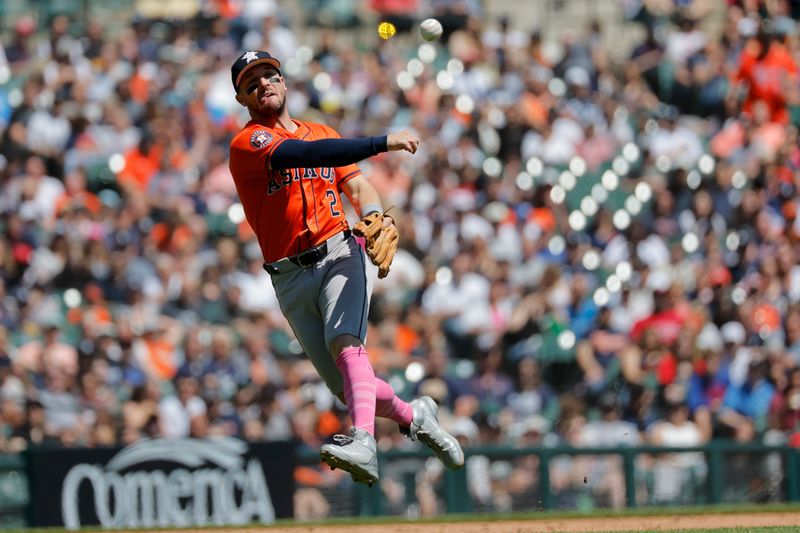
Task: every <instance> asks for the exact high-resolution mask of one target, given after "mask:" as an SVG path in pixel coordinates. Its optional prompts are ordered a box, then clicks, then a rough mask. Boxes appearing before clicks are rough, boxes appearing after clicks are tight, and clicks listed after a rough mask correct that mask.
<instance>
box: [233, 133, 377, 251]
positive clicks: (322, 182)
mask: <svg viewBox="0 0 800 533" xmlns="http://www.w3.org/2000/svg"><path fill="white" fill-rule="evenodd" d="M293 121H294V123H295V124H297V126H298V128H297V130H295V131H294V133H290V132H288V131H286V130H285V129H283V128H278V127H276V128H268V127H266V126H263V125H261V124H257V123H255V122H253V121H250V122H248V123H247V125H245V127H244V128H242V131H240V132H239V133H238V134H237V135H236V136H235V137H234V138H233V140H232V141H231V156H230V169H231V174H233V181H234V183H235V184H236V191H237V192H238V193H239V198H240V199H241V202H242V206H244V212H245V216H246V217H247V221H248V222H249V223H250V226H251V227H252V228H253V231H255V233H256V236H257V237H258V242H259V244H260V245H261V252H262V253H263V255H264V260H265V261H266V262H267V263H273V262H275V261H277V260H279V259H282V258H284V257H289V256H292V255H296V254H298V253H300V252H302V251H304V250H306V249H308V248H310V247H312V246H314V245H317V244H320V243H321V242H323V241H325V240H326V239H328V238H330V237H332V236H333V235H335V234H336V233H338V232H340V231H342V230H345V229H347V227H348V226H347V220H346V219H345V215H344V209H343V207H342V201H341V196H340V192H341V186H342V184H344V183H346V182H347V181H349V180H351V179H353V178H354V177H356V176H358V175H360V174H361V170H360V169H359V168H358V165H355V164H353V165H347V166H344V167H337V168H333V167H328V168H291V169H285V170H267V164H268V163H269V161H270V158H271V157H272V154H273V153H274V152H275V149H276V148H277V147H278V146H279V145H280V144H281V143H282V142H283V141H284V140H285V139H299V140H304V141H314V140H318V139H331V138H339V134H338V133H336V131H334V130H333V129H332V128H330V127H328V126H325V125H323V124H315V123H313V122H303V121H300V120H293Z"/></svg>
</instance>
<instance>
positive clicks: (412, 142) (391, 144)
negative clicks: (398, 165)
mask: <svg viewBox="0 0 800 533" xmlns="http://www.w3.org/2000/svg"><path fill="white" fill-rule="evenodd" d="M418 145H419V138H418V137H416V136H415V135H412V134H411V132H408V131H401V132H398V133H390V134H389V135H387V136H386V148H387V149H388V151H389V152H394V151H397V150H405V151H406V152H410V153H412V154H413V153H416V151H417V146H418Z"/></svg>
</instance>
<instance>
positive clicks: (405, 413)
mask: <svg viewBox="0 0 800 533" xmlns="http://www.w3.org/2000/svg"><path fill="white" fill-rule="evenodd" d="M375 414H376V415H378V416H380V417H381V418H388V419H389V420H394V421H395V422H397V423H398V424H400V425H401V426H406V427H408V426H410V425H411V417H412V416H413V414H414V411H413V410H412V409H411V406H410V405H409V404H407V403H406V402H404V401H403V400H401V399H400V398H398V397H397V396H395V394H394V389H392V386H391V385H389V384H388V383H386V382H385V381H383V380H382V379H381V378H375Z"/></svg>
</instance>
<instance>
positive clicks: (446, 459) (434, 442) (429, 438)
mask: <svg viewBox="0 0 800 533" xmlns="http://www.w3.org/2000/svg"><path fill="white" fill-rule="evenodd" d="M411 409H412V410H413V413H414V414H413V418H412V421H411V426H410V427H409V428H408V430H407V431H403V433H406V434H407V435H408V436H409V437H411V440H417V439H419V440H421V441H422V442H424V443H425V444H426V445H427V446H428V448H430V449H431V450H433V453H435V454H436V457H438V458H439V460H440V461H441V462H442V463H444V465H445V466H446V467H447V468H449V469H450V470H457V469H459V468H461V467H462V466H464V452H463V451H462V450H461V445H460V444H459V443H458V440H456V438H455V437H453V436H452V435H451V434H449V433H448V432H446V431H445V430H443V429H442V426H440V425H439V417H438V413H439V406H438V405H436V402H435V401H433V398H431V397H430V396H421V397H419V398H417V399H416V400H412V401H411ZM402 429H404V428H401V430H402Z"/></svg>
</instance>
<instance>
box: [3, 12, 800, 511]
mask: <svg viewBox="0 0 800 533" xmlns="http://www.w3.org/2000/svg"><path fill="white" fill-rule="evenodd" d="M427 17H436V18H438V19H439V20H440V21H441V22H442V24H443V26H444V29H445V33H444V35H443V37H442V38H441V39H440V40H439V41H436V42H432V43H428V42H425V41H423V40H422V39H421V38H420V36H419V34H418V32H417V25H418V23H419V21H420V20H422V19H423V18H427ZM799 17H800V2H796V1H790V0H727V1H723V0H531V1H529V2H518V1H512V0H509V1H500V0H497V1H492V0H484V1H480V0H396V1H389V0H301V1H297V2H290V1H288V0H283V1H280V0H180V1H179V0H170V1H163V0H162V1H151V0H139V1H125V0H105V1H101V0H58V1H55V0H53V1H38V0H5V1H4V2H2V3H1V4H0V30H2V33H1V34H0V35H2V40H1V42H0V451H3V452H5V453H8V454H14V453H19V452H21V451H23V450H25V449H26V448H27V447H30V446H50V447H80V448H86V447H107V446H124V445H129V444H131V443H134V442H136V441H138V440H139V439H142V438H145V437H149V438H153V437H189V436H191V437H206V436H214V435H229V436H238V437H242V438H244V439H247V440H248V441H251V442H255V441H280V440H286V439H296V440H297V442H298V446H299V449H300V450H301V451H302V450H305V451H306V452H308V453H307V454H306V455H307V456H309V457H311V458H312V460H308V461H306V463H307V464H304V465H303V466H301V467H300V468H298V471H297V473H296V476H295V477H296V482H297V487H298V492H297V494H296V496H295V513H296V515H297V516H298V518H307V517H313V516H327V515H334V514H348V513H351V514H352V513H354V512H357V511H354V509H357V507H356V506H357V503H354V502H355V500H352V499H348V498H349V496H347V494H350V493H349V492H347V491H340V489H341V488H342V487H351V482H350V479H349V476H347V475H341V474H340V473H339V472H329V471H325V470H322V469H320V468H319V465H318V460H317V461H316V462H315V461H314V460H313V457H314V455H315V454H316V453H317V450H318V448H319V446H320V445H321V444H322V443H324V442H326V441H329V440H330V438H331V436H332V435H333V434H334V433H338V432H341V431H342V430H343V428H345V427H346V424H347V420H346V410H345V409H344V407H343V405H342V404H340V403H338V402H337V401H335V399H334V398H333V397H332V396H331V395H330V394H329V393H328V391H327V389H325V387H324V385H323V384H322V382H321V381H320V379H319V378H318V376H317V374H316V372H315V371H314V369H313V367H312V366H311V364H310V363H309V362H308V361H307V360H306V358H305V357H304V355H303V353H302V350H301V348H300V346H299V344H298V343H297V341H296V339H295V338H294V336H293V335H292V332H291V330H290V328H289V327H288V325H287V323H286V322H285V320H284V319H283V317H282V315H281V312H280V309H279V307H278V304H277V301H276V299H275V294H274V291H273V289H272V287H271V283H270V280H269V277H268V276H267V274H266V273H265V272H264V271H263V269H262V259H261V255H260V251H259V248H258V245H257V242H256V240H255V238H254V235H253V233H252V231H251V230H250V228H249V227H248V225H247V223H246V221H245V220H244V212H243V209H242V206H241V204H240V203H239V202H238V198H237V196H236V191H235V189H234V186H233V181H232V179H231V176H230V173H229V171H228V161H227V160H228V143H229V141H230V139H231V137H232V136H233V135H234V134H235V133H236V132H237V131H238V129H239V128H240V127H241V126H242V125H243V124H244V123H245V122H246V120H247V117H246V116H245V111H244V110H243V109H242V108H241V107H239V106H238V104H237V103H236V102H235V100H234V93H233V89H232V88H231V84H230V74H229V73H230V70H229V69H230V65H231V63H232V62H233V60H234V59H235V58H236V57H237V55H238V54H239V53H240V52H241V51H242V50H247V49H265V50H268V51H269V52H270V53H271V54H273V55H274V56H276V57H278V58H279V59H280V60H281V61H282V63H283V74H284V76H285V77H286V83H287V86H288V87H289V99H288V106H289V109H290V112H291V114H292V115H293V116H294V117H297V118H301V119H304V120H311V121H318V122H324V123H327V124H329V125H331V126H333V127H334V128H336V129H337V130H338V131H339V132H340V133H341V134H342V136H344V137H353V136H363V135H377V134H383V133H385V132H387V131H392V130H397V129H402V128H411V129H412V130H413V131H415V132H416V133H417V134H418V135H419V136H420V137H421V138H422V139H423V141H422V144H421V145H420V150H419V152H418V153H417V154H416V155H415V156H414V157H403V156H402V155H397V154H391V155H387V154H383V155H381V156H379V157H375V158H372V159H370V160H369V161H366V162H364V163H363V164H362V165H361V166H362V168H363V170H364V173H365V174H366V175H367V176H368V177H369V179H370V180H371V181H372V183H374V184H375V186H376V187H377V188H378V190H379V192H380V193H381V194H382V197H383V198H384V205H387V206H388V205H394V206H396V207H395V208H394V210H393V214H394V216H395V217H396V218H397V220H398V225H399V227H400V235H401V243H400V248H401V249H400V251H399V252H398V255H397V257H396V259H395V262H394V264H393V266H392V270H391V273H390V275H389V276H388V277H387V278H386V279H385V280H380V281H379V282H377V284H376V288H375V294H374V297H373V300H372V306H371V309H370V330H369V334H368V343H367V346H368V350H369V356H370V358H371V360H372V362H373V365H374V367H375V369H376V373H378V374H379V375H381V376H383V377H384V378H386V379H388V380H389V382H390V383H391V384H392V386H393V387H394V388H395V390H396V391H397V392H398V394H399V395H400V396H402V397H403V398H406V399H410V398H412V397H414V396H415V395H418V394H427V395H430V396H432V397H433V398H435V399H436V400H437V401H438V402H439V404H440V409H441V410H440V418H441V420H442V421H443V423H444V425H445V427H446V428H447V429H449V431H451V432H453V433H454V434H455V435H457V436H458V437H459V438H460V439H461V440H462V443H463V444H464V445H465V446H466V447H481V446H500V447H507V448H517V449H519V448H524V447H536V448H537V449H548V448H553V447H570V448H574V447H577V448H580V447H584V446H590V447H610V448H614V449H617V448H619V447H640V446H647V445H652V446H679V447H684V446H702V445H706V444H708V443H719V442H723V443H725V442H734V443H749V444H753V445H770V446H791V447H794V446H798V445H800V425H799V424H800V367H798V363H800V305H798V301H799V300H800V266H798V254H799V252H800V248H799V247H798V246H799V244H800V243H798V238H799V237H800V218H799V217H798V216H797V211H798V207H799V206H800V201H798V196H797V194H796V193H797V191H796V189H797V187H798V185H800V146H798V127H799V126H800V82H799V80H800V78H799V77H798V62H799V61H800V42H799V41H798V18H799ZM380 21H391V22H393V23H394V24H395V25H396V27H397V29H398V33H397V35H395V36H394V37H393V38H391V39H388V40H381V39H380V38H379V37H378V35H377V32H376V27H377V24H378V23H379V22H380ZM351 216H352V213H351ZM377 432H378V433H377V437H378V441H379V446H380V448H381V449H382V450H405V449H411V450H414V449H417V445H416V443H411V442H409V441H408V440H406V439H404V438H403V437H402V436H401V435H400V433H399V432H398V430H397V427H396V425H394V424H392V423H388V421H382V422H381V423H379V424H378V426H377ZM559 449H560V448H559ZM309 454H310V455H309ZM427 458H428V455H426V454H424V453H421V454H420V455H419V457H418V458H416V459H414V458H411V459H404V460H397V461H393V462H392V463H391V465H388V466H385V468H384V474H382V487H381V489H382V491H383V494H384V497H385V501H384V503H385V505H384V507H383V510H382V512H391V513H397V514H406V515H420V514H421V515H429V514H436V513H439V512H444V511H445V510H447V509H448V507H447V503H446V501H445V500H446V498H445V497H444V496H443V494H444V493H443V492H442V491H443V490H444V489H442V488H441V487H442V483H443V481H442V480H443V479H444V478H443V477H442V473H441V471H439V470H438V467H437V464H436V463H435V462H431V461H428V460H427ZM737 458H738V459H737ZM317 459H318V456H317ZM728 459H729V460H726V461H727V463H726V464H729V465H732V466H730V467H729V468H728V469H727V470H726V471H725V472H723V473H717V474H715V476H717V477H715V478H714V479H716V482H715V483H716V484H717V485H718V488H716V489H714V490H717V491H718V492H717V493H716V497H717V498H718V499H719V498H722V499H725V498H729V499H731V501H733V500H735V499H736V497H737V496H736V495H735V494H733V495H731V494H730V491H736V490H739V491H740V492H742V493H745V496H743V497H745V498H747V499H749V500H751V501H770V500H774V499H784V498H786V496H787V492H786V490H788V489H784V488H781V487H782V486H783V485H782V483H783V482H784V478H782V477H781V476H782V475H783V474H782V472H783V471H785V465H784V466H783V467H782V466H781V463H780V461H778V462H777V463H776V462H775V457H774V456H772V455H769V454H766V453H765V454H762V455H759V456H758V458H757V460H751V459H752V458H751V459H747V457H745V456H741V455H736V456H733V457H732V458H728ZM737 460H738V462H737ZM634 463H635V464H634ZM793 464H794V463H793ZM754 465H755V466H754ZM795 466H796V465H795ZM708 467H709V465H708V464H707V461H706V456H705V455H703V454H702V453H694V454H680V455H653V454H641V455H637V456H636V457H635V461H634V459H633V458H631V459H630V461H628V460H627V459H626V462H625V463H624V464H623V461H622V458H621V457H616V456H608V457H606V456H601V455H591V456H574V457H573V456H568V455H560V456H554V457H551V458H550V461H549V467H548V468H549V470H548V475H549V479H547V483H548V484H549V488H548V489H547V490H548V491H549V492H548V494H549V496H548V498H549V499H548V500H547V501H548V502H549V504H550V505H555V506H560V507H563V508H576V507H577V508H592V507H595V506H610V507H620V506H623V505H625V504H626V502H627V503H628V504H630V502H637V501H638V502H640V503H674V502H678V501H682V502H697V501H707V497H706V496H703V494H706V492H704V491H705V490H706V489H705V488H704V487H706V485H707V484H708V483H711V481H709V479H710V478H709V476H708ZM634 468H635V470H636V472H635V476H634V477H635V480H634V481H635V486H634V485H630V484H629V483H628V478H627V477H626V476H628V474H627V473H626V472H627V469H634ZM541 472H542V469H541V463H540V459H539V457H538V456H536V455H529V456H522V457H517V458H513V459H508V458H506V459H502V458H491V457H490V456H487V455H479V454H476V455H474V456H472V457H470V459H469V462H468V465H467V469H466V476H467V479H468V483H467V484H465V485H464V486H465V487H467V488H468V490H469V497H470V502H471V505H472V506H473V508H474V509H479V510H487V511H491V510H495V511H496V510H500V511H508V510H515V509H534V508H536V507H537V506H538V505H539V504H541V501H542V496H541V490H542V488H541V487H540V483H541V482H543V481H542V478H541ZM631 475H633V474H631ZM719 476H729V477H719ZM687 487H688V488H687ZM796 488H797V487H795V488H794V489H793V490H795V489H796ZM631 491H635V494H632V492H631ZM713 494H715V493H714V492H713V491H712V496H713ZM792 494H794V493H792ZM427 496H430V497H427ZM336 498H339V499H338V500H337V499H336ZM704 498H706V500H704ZM537 502H538V503H537Z"/></svg>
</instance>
